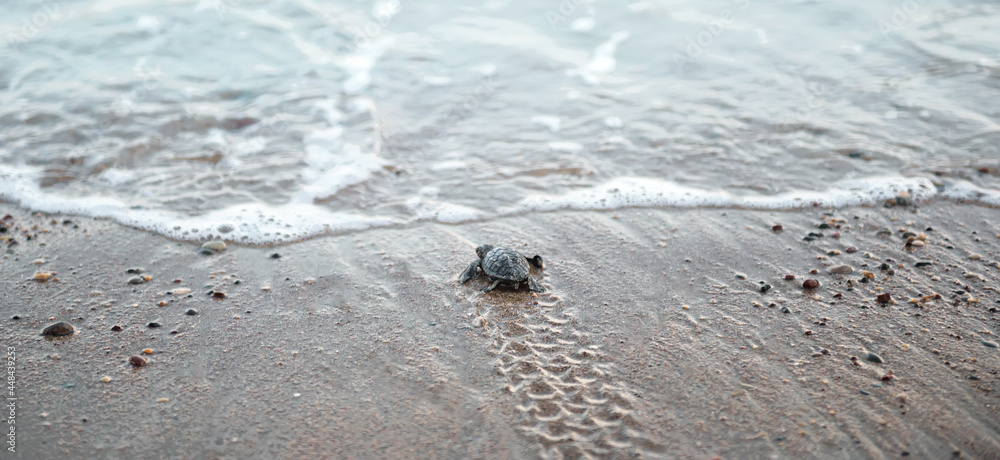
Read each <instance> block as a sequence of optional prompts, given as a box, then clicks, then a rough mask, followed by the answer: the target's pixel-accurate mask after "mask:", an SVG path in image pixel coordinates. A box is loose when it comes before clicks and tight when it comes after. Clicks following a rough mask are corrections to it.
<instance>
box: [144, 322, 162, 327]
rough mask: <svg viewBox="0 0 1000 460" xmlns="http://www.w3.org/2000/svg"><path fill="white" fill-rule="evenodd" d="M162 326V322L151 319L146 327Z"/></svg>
mask: <svg viewBox="0 0 1000 460" xmlns="http://www.w3.org/2000/svg"><path fill="white" fill-rule="evenodd" d="M160 326H162V324H160V323H158V322H156V321H150V322H149V324H147V325H146V327H154V328H155V327H160Z"/></svg>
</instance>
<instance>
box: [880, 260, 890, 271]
mask: <svg viewBox="0 0 1000 460" xmlns="http://www.w3.org/2000/svg"><path fill="white" fill-rule="evenodd" d="M878 269H879V270H882V271H885V270H888V269H889V264H887V263H885V262H882V265H879V266H878Z"/></svg>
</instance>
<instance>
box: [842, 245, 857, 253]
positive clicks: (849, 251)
mask: <svg viewBox="0 0 1000 460" xmlns="http://www.w3.org/2000/svg"><path fill="white" fill-rule="evenodd" d="M844 252H846V253H848V254H854V253H855V252H858V248H856V247H854V246H851V247H849V248H847V249H845V250H844Z"/></svg>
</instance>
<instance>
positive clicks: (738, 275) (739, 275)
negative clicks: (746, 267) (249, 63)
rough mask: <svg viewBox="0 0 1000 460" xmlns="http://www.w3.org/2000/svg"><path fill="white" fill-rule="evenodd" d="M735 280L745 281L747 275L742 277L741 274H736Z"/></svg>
mask: <svg viewBox="0 0 1000 460" xmlns="http://www.w3.org/2000/svg"><path fill="white" fill-rule="evenodd" d="M736 279H738V280H745V279H747V275H744V274H742V273H737V274H736Z"/></svg>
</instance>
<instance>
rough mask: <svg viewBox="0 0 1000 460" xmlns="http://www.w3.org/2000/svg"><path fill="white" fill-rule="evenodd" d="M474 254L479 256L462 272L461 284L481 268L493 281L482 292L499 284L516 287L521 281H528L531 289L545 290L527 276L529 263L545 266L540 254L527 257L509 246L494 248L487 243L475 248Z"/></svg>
mask: <svg viewBox="0 0 1000 460" xmlns="http://www.w3.org/2000/svg"><path fill="white" fill-rule="evenodd" d="M476 255H477V256H479V258H478V259H476V260H474V261H472V263H471V264H469V268H467V269H465V272H463V273H462V277H461V279H460V281H461V282H462V284H465V282H467V281H469V280H471V279H472V278H475V277H476V274H477V272H478V271H479V270H480V269H481V270H482V271H483V273H485V274H486V276H488V277H489V278H490V280H491V281H493V283H492V284H490V285H489V286H487V287H486V288H484V289H483V292H489V291H492V290H494V289H496V288H497V286H499V285H501V284H504V285H507V286H511V287H513V288H517V287H519V286H520V285H521V283H528V289H530V290H531V291H534V292H545V287H543V286H542V285H541V284H539V283H538V282H537V281H535V280H534V279H532V278H531V277H530V276H528V271H529V269H530V267H529V264H530V265H532V266H534V267H535V268H537V269H539V270H541V269H543V268H545V262H543V261H542V256H538V255H536V256H535V257H532V258H530V259H529V258H527V257H524V256H523V255H521V253H519V252H517V251H515V250H513V249H511V248H495V247H493V246H490V245H488V244H484V245H482V246H480V247H478V248H476Z"/></svg>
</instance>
